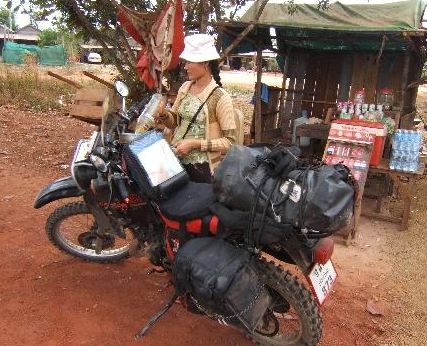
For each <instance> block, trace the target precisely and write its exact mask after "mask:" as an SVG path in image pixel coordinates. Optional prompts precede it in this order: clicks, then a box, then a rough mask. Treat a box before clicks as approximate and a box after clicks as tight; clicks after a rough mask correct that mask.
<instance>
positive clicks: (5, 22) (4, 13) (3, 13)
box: [0, 7, 16, 30]
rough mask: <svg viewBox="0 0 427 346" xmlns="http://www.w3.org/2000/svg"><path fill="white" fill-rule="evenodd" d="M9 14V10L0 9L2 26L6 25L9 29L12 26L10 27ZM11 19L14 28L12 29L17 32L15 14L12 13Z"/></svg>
mask: <svg viewBox="0 0 427 346" xmlns="http://www.w3.org/2000/svg"><path fill="white" fill-rule="evenodd" d="M9 13H10V11H9V9H7V8H4V7H2V8H0V24H2V25H5V26H7V27H9V26H10V25H9ZM11 19H12V28H11V29H12V30H16V22H15V16H14V15H13V13H12V16H11Z"/></svg>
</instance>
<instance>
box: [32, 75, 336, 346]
mask: <svg viewBox="0 0 427 346" xmlns="http://www.w3.org/2000/svg"><path fill="white" fill-rule="evenodd" d="M115 90H116V92H117V93H118V95H120V97H121V98H122V107H121V109H120V110H118V111H116V112H110V113H108V115H107V116H106V117H104V118H103V119H102V123H101V124H100V127H99V129H98V130H97V131H95V132H94V133H93V134H92V136H91V138H90V139H89V140H81V141H80V142H79V143H78V145H77V148H76V151H75V154H74V158H73V160H72V164H71V176H69V177H66V178H62V179H59V180H56V181H54V182H53V183H51V184H49V185H48V186H47V187H45V188H44V189H42V190H41V191H40V193H39V194H38V196H37V197H36V200H35V203H34V207H35V208H41V207H43V206H44V205H46V204H48V203H51V202H53V201H56V200H59V199H64V198H76V197H80V198H82V199H83V200H82V201H78V202H71V203H67V204H65V205H63V206H61V207H59V208H57V209H56V210H55V211H54V212H53V213H52V214H51V215H50V216H49V217H48V220H47V222H46V232H47V235H48V238H49V240H50V241H51V242H52V243H53V245H55V246H57V247H58V248H59V249H61V250H63V251H65V252H67V253H68V254H71V255H73V256H76V257H79V258H81V259H84V260H88V261H93V262H98V263H111V262H117V261H120V260H123V259H125V258H128V257H129V256H131V255H132V254H134V253H136V252H137V251H142V250H143V251H144V252H145V253H146V254H148V256H149V259H150V261H151V263H152V264H154V265H156V266H162V267H163V268H164V269H165V270H167V271H171V270H172V267H173V263H174V260H175V257H176V254H177V252H178V250H179V248H180V247H181V246H182V245H183V244H184V243H185V242H186V241H188V240H189V239H191V238H193V237H198V236H201V235H203V236H214V235H215V234H216V230H215V227H212V226H214V225H216V224H218V222H220V220H218V216H217V215H208V216H209V222H208V225H207V227H204V226H206V225H204V223H205V222H204V221H202V220H201V216H203V217H206V216H207V215H206V213H208V214H209V213H210V214H212V213H211V212H209V205H210V204H211V203H212V200H214V196H213V191H212V188H211V187H209V186H208V184H197V183H192V182H189V183H188V184H189V185H188V186H190V188H192V189H193V190H195V191H197V193H196V194H195V197H194V198H195V200H194V201H193V205H194V206H196V207H195V209H197V210H190V211H189V212H188V213H186V216H183V215H180V216H179V219H178V217H177V212H176V210H174V207H171V206H174V205H175V206H176V205H179V203H180V201H184V200H185V198H186V194H188V189H187V188H185V189H180V190H178V191H176V192H174V193H172V194H171V195H170V198H169V199H168V200H166V201H164V202H162V201H156V200H153V199H152V198H151V197H150V196H149V195H147V194H144V191H141V189H140V188H138V184H136V183H135V178H136V177H135V174H136V173H135V172H131V170H132V169H131V166H132V165H131V164H130V162H129V161H128V158H127V157H126V156H125V155H123V148H124V146H125V145H127V144H128V143H129V142H132V141H134V140H135V139H137V138H138V134H135V133H131V132H129V124H130V123H131V122H132V121H133V120H135V119H136V118H137V117H138V115H139V114H140V112H141V109H142V107H143V104H140V105H138V106H134V107H131V108H130V109H129V110H127V111H126V102H125V100H126V97H127V96H128V89H127V86H126V85H125V84H124V83H123V82H121V81H117V82H116V83H115ZM207 211H208V212H207ZM202 214H203V215H202ZM230 241H231V240H230ZM232 242H233V243H236V242H237V243H239V245H240V246H243V247H244V246H245V242H244V239H243V236H241V237H239V236H238V237H237V238H236V237H234V238H233V239H232ZM262 250H263V251H262V252H256V254H255V257H256V271H257V275H258V276H259V278H260V280H261V281H262V283H263V285H265V287H267V289H268V292H269V294H270V295H271V297H272V301H274V304H273V303H272V304H273V305H274V306H272V307H270V308H269V309H268V310H267V312H266V313H265V316H264V317H263V318H262V322H261V323H260V324H259V326H257V327H256V328H255V330H253V331H252V332H248V331H247V330H245V333H246V334H248V336H249V337H250V338H251V339H252V340H253V341H255V342H257V343H260V344H263V345H316V344H317V343H318V342H319V340H320V337H321V334H322V318H321V314H320V305H321V304H322V303H323V302H324V301H325V299H326V298H327V296H328V295H329V294H330V292H331V291H332V288H333V285H334V283H335V280H336V278H337V273H336V271H335V269H334V266H333V264H332V261H331V256H332V252H333V240H331V239H330V238H322V239H311V240H307V239H304V238H301V237H300V236H298V235H297V234H296V233H294V232H289V234H288V235H287V241H286V243H281V244H274V245H272V246H270V247H265V248H263V249H262ZM280 261H282V262H285V263H289V264H292V265H296V266H297V267H298V268H299V269H300V270H301V272H302V273H303V274H304V276H305V278H306V279H307V282H308V284H309V285H308V286H309V287H307V286H306V285H305V284H302V283H301V281H300V280H299V279H298V278H297V276H296V275H294V274H293V273H291V272H290V271H288V270H284V269H283V268H282V267H280V265H279V263H280ZM166 310H167V309H166ZM202 311H203V310H202ZM145 331H146V330H145ZM145 331H144V332H145ZM142 334H144V333H142ZM142 334H140V335H142Z"/></svg>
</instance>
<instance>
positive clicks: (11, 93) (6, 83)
mask: <svg viewBox="0 0 427 346" xmlns="http://www.w3.org/2000/svg"><path fill="white" fill-rule="evenodd" d="M74 93H75V89H74V88H73V87H71V86H70V85H68V84H67V83H64V82H61V81H58V80H54V79H53V78H41V77H40V74H39V71H38V68H37V66H34V65H32V64H27V65H25V67H24V68H16V67H15V66H8V65H0V105H4V104H14V105H16V106H17V107H19V108H23V109H28V108H30V109H34V110H37V111H49V110H58V109H60V108H62V107H63V106H65V105H68V104H69V103H70V102H71V100H72V97H73V94H74Z"/></svg>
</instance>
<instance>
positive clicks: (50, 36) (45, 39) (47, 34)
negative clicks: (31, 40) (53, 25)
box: [38, 29, 60, 47]
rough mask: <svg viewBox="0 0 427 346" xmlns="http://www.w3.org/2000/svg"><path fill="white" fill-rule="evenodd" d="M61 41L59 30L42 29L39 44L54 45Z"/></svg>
mask: <svg viewBox="0 0 427 346" xmlns="http://www.w3.org/2000/svg"><path fill="white" fill-rule="evenodd" d="M59 42H60V34H59V31H56V30H53V29H46V30H42V32H41V33H40V35H39V42H38V44H39V46H41V47H44V46H53V45H55V44H58V43H59Z"/></svg>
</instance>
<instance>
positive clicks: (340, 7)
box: [222, 0, 426, 53]
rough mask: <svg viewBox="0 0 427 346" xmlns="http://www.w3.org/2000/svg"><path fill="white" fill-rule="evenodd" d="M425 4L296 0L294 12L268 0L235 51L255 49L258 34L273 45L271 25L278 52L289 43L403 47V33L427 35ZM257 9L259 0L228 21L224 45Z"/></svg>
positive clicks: (327, 47) (366, 48)
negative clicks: (323, 5)
mask: <svg viewBox="0 0 427 346" xmlns="http://www.w3.org/2000/svg"><path fill="white" fill-rule="evenodd" d="M425 7H426V2H425V0H407V1H399V2H389V3H385V4H364V5H344V4H341V3H339V2H335V3H332V4H330V6H329V9H328V10H320V9H318V8H317V5H312V4H296V12H295V13H294V14H292V15H290V14H289V13H288V5H287V4H279V3H267V5H266V7H265V8H264V11H263V12H262V15H261V17H260V20H259V25H258V26H257V27H256V28H255V29H254V30H252V31H251V32H250V33H249V35H248V36H247V38H248V39H249V40H243V41H242V42H241V43H240V44H239V45H238V47H236V48H235V49H234V50H233V51H232V53H245V52H250V51H254V50H256V47H255V45H254V42H256V40H258V39H260V38H261V40H262V45H263V47H264V48H271V46H272V44H271V37H270V27H274V28H275V29H276V38H277V45H278V48H279V51H284V50H285V48H286V47H296V48H303V49H313V50H351V51H356V50H363V51H373V50H374V51H379V50H380V49H383V50H385V51H405V50H408V49H411V46H410V45H409V44H408V40H407V39H406V38H405V37H404V36H403V35H402V32H405V31H410V32H414V31H417V32H420V33H426V31H425V30H424V29H422V28H421V25H420V23H421V20H422V16H423V13H424V9H425ZM258 8H259V3H255V4H253V5H252V6H251V7H250V8H249V10H248V11H247V12H246V13H245V14H244V15H243V17H242V18H241V20H239V21H235V22H229V23H224V25H223V26H224V27H225V28H226V29H227V30H226V31H225V32H224V35H223V38H222V42H223V47H227V46H228V45H229V44H230V43H231V42H232V41H233V40H234V38H235V37H236V36H237V35H238V34H240V33H241V32H242V31H243V30H244V29H245V28H246V27H247V26H248V25H249V23H250V22H252V21H253V19H254V16H255V13H257V11H258ZM232 33H234V34H232ZM384 36H386V40H385V42H384V43H385V44H384V46H383V40H384Z"/></svg>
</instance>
